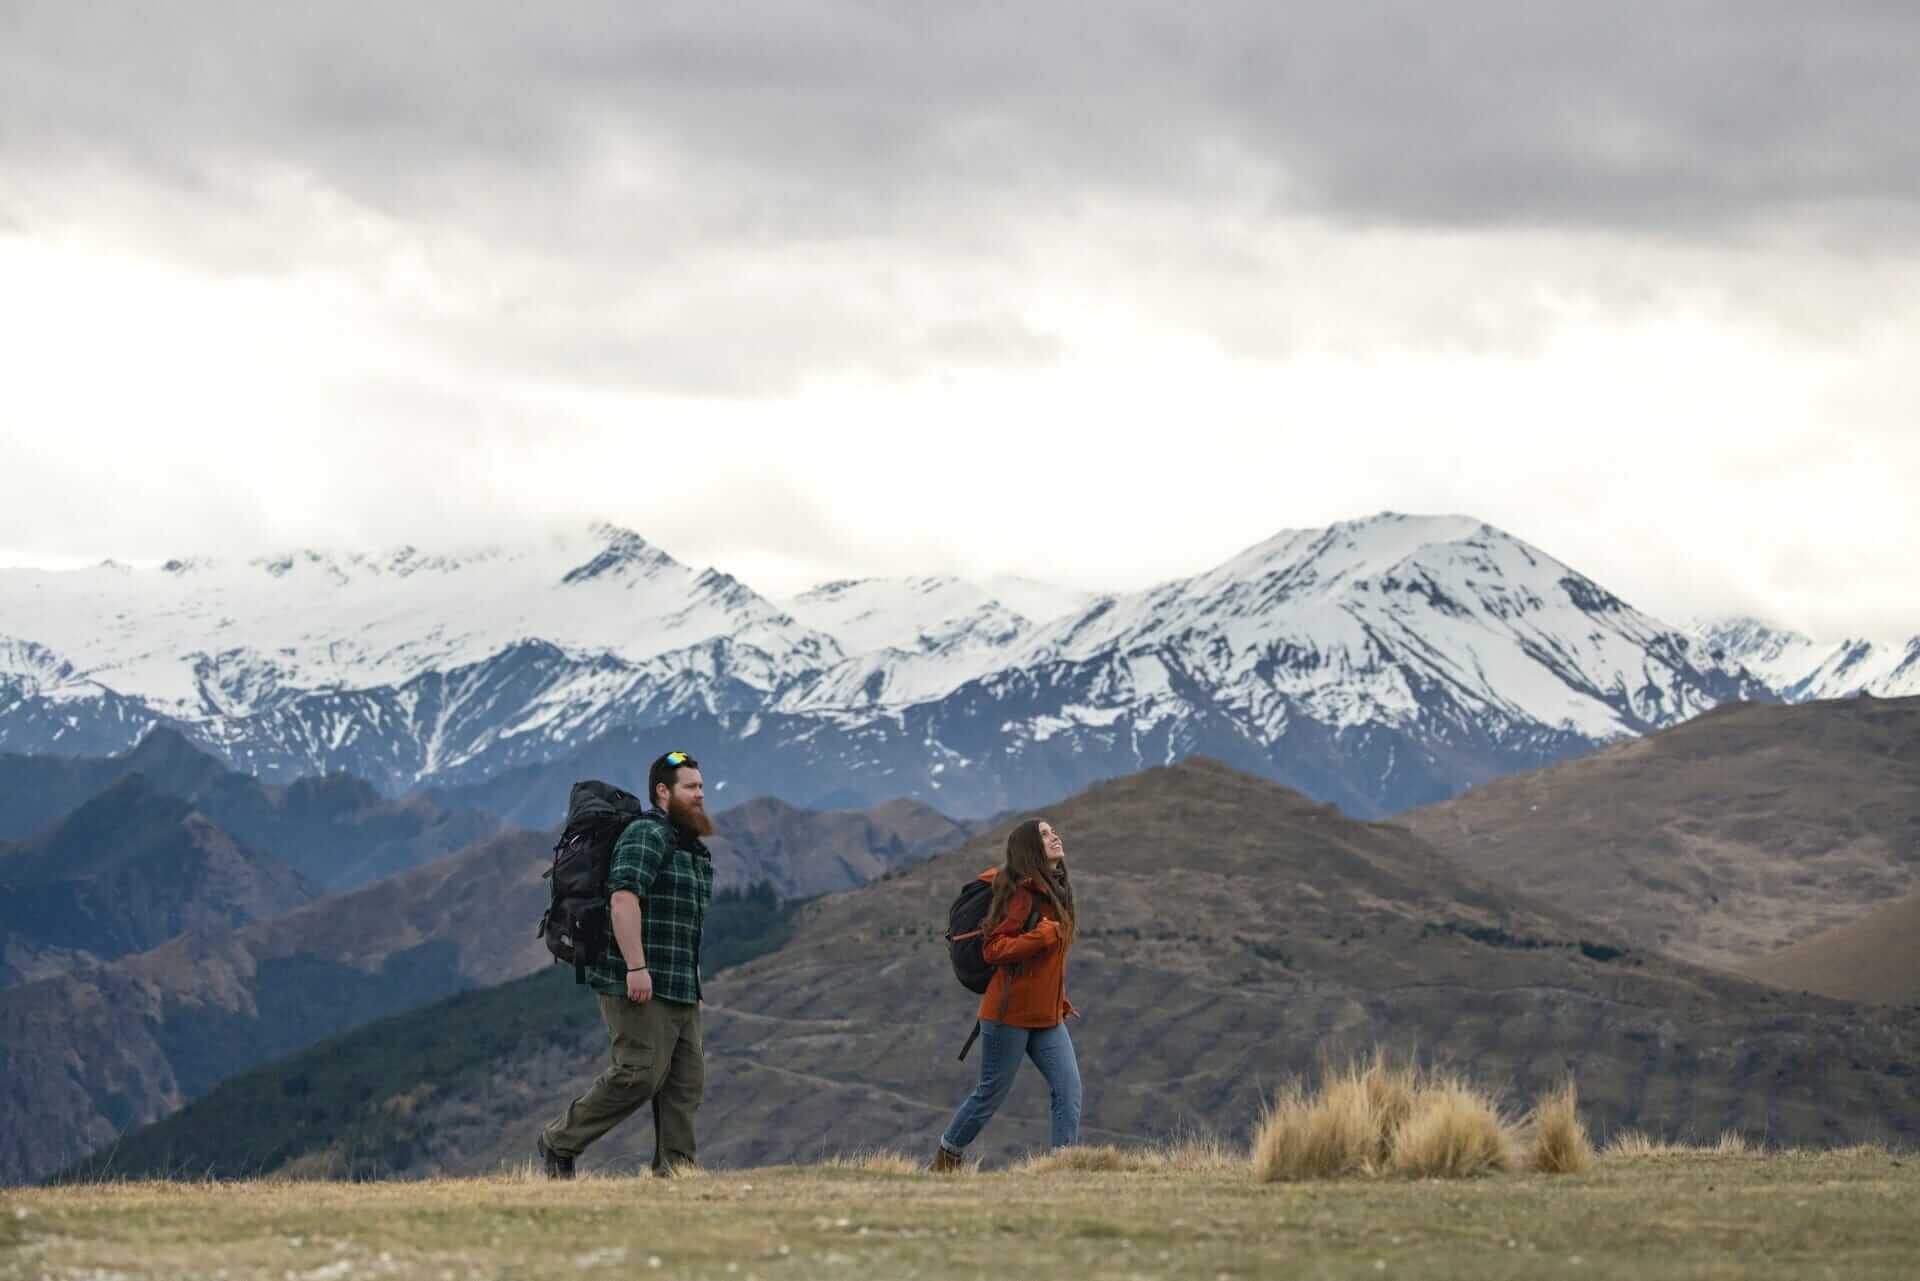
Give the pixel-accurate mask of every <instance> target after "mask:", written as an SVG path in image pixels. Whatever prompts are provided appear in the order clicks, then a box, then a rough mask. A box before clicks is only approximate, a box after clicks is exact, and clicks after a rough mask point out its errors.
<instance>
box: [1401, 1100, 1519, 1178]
mask: <svg viewBox="0 0 1920 1281" xmlns="http://www.w3.org/2000/svg"><path fill="white" fill-rule="evenodd" d="M1517 1147H1518V1144H1517V1142H1516V1141H1515V1138H1514V1131H1513V1124H1512V1122H1510V1121H1509V1120H1508V1119H1507V1118H1506V1117H1505V1116H1503V1115H1501V1113H1500V1109H1499V1107H1498V1106H1497V1105H1496V1104H1495V1103H1494V1101H1493V1099H1492V1098H1491V1097H1490V1096H1488V1095H1487V1094H1486V1093H1485V1092H1484V1091H1482V1090H1479V1089H1476V1088H1475V1087H1473V1086H1472V1085H1469V1084H1467V1082H1465V1081H1463V1080H1461V1079H1459V1078H1457V1077H1434V1078H1429V1079H1427V1080H1425V1081H1422V1082H1421V1085H1420V1089H1419V1091H1418V1092H1417V1093H1416V1094H1415V1095H1414V1098H1413V1110H1412V1112H1410V1113H1409V1114H1408V1116H1407V1119H1406V1121H1405V1123H1403V1124H1402V1125H1401V1126H1400V1128H1399V1130H1398V1131H1396V1132H1395V1134H1394V1136H1393V1140H1392V1152H1391V1155H1390V1156H1389V1157H1388V1160H1387V1170H1388V1172H1390V1173H1392V1174H1396V1175H1399V1176H1401V1177H1402V1178H1411V1179H1470V1178H1473V1177H1475V1176H1476V1175H1481V1174H1497V1173H1500V1172H1502V1171H1506V1170H1511V1169H1513V1168H1514V1166H1515V1165H1516V1164H1517V1162H1516V1160H1515V1152H1516V1150H1517Z"/></svg>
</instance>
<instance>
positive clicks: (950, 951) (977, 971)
mask: <svg viewBox="0 0 1920 1281" xmlns="http://www.w3.org/2000/svg"><path fill="white" fill-rule="evenodd" d="M991 906H993V883H992V882H990V881H983V880H981V879H979V878H978V877H975V878H974V879H973V880H970V881H968V882H967V883H966V885H965V886H963V887H962V888H961V890H960V895H959V897H957V898H955V899H954V900H953V906H952V907H950V908H948V909H947V955H948V958H949V959H950V960H952V962H953V977H955V978H957V979H959V980H960V986H961V987H964V988H965V989H967V991H969V992H981V993H984V992H985V991H986V990H987V986H988V984H990V983H992V982H993V970H994V967H993V966H991V965H988V964H987V958H986V957H985V956H984V955H983V954H982V953H981V950H980V949H981V947H982V945H984V944H985V942H986V931H985V930H982V929H981V928H980V927H981V926H982V925H983V924H985V923H986V919H987V909H988V908H989V907H991Z"/></svg>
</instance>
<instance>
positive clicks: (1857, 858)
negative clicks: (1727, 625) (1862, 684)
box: [1401, 698, 1920, 966]
mask: <svg viewBox="0 0 1920 1281" xmlns="http://www.w3.org/2000/svg"><path fill="white" fill-rule="evenodd" d="M1401 821H1403V822H1404V823H1405V824H1406V826H1407V827H1408V828H1409V829H1410V830H1412V831H1413V832H1415V833H1416V834H1418V835H1419V836H1421V837H1422V838H1424V839H1425V840H1427V841H1430V842H1431V843H1432V844H1433V845H1434V846H1435V848H1437V849H1439V850H1440V851H1442V852H1443V853H1445V854H1446V855H1448V856H1449V857H1450V858H1452V859H1454V860H1455V861H1457V862H1459V863H1460V864H1462V865H1463V866H1465V867H1468V868H1470V869H1472V870H1473V871H1475V872H1477V873H1479V874H1480V875H1482V876H1485V877H1487V878H1488V879H1489V880H1492V881H1494V882H1496V883H1498V884H1501V885H1504V886H1508V887H1510V888H1511V889H1513V890H1514V891H1515V892H1517V893H1522V894H1530V895H1534V896H1536V897H1538V898H1541V899H1543V900H1546V901H1549V902H1553V903H1557V904H1560V905H1562V906H1563V907H1565V908H1566V909H1567V910H1568V911H1571V912H1574V913H1577V914H1579V915H1582V916H1585V917H1587V918H1589V919H1592V920H1595V921H1598V922H1600V923H1602V924H1604V925H1606V926H1607V927H1608V928H1609V929H1611V930H1612V931H1614V932H1615V933H1617V934H1619V935H1620V936H1622V937H1624V938H1625V939H1627V940H1628V941H1629V942H1631V943H1633V944H1634V945H1635V946H1637V947H1642V948H1648V949H1654V950H1658V951H1662V952H1666V953H1668V954H1670V955H1673V956H1677V957H1681V958H1684V959H1687V960H1692V961H1697V962H1700V963H1702V964H1709V965H1717V966H1737V965H1741V964H1744V963H1746V962H1749V961H1753V960H1755V959H1757V958H1759V957H1761V956H1763V955H1765V954H1767V953H1768V952H1771V951H1773V950H1775V949H1777V948H1780V947H1782V946H1784V945H1786V944H1789V943H1792V942H1795V941H1797V940H1799V939H1803V938H1806V937H1808V936H1810V935H1813V934H1816V933H1818V932H1820V931H1821V930H1824V929H1828V928H1830V927H1834V926H1839V925H1845V924H1849V923H1851V922H1853V921H1855V920H1857V919H1858V918H1859V917H1861V916H1862V915H1863V914H1865V913H1866V912H1868V911H1870V910H1872V909H1873V908H1875V907H1878V906H1880V905H1882V904H1885V903H1889V902H1891V901H1893V900H1894V899H1897V898H1900V897H1902V896H1904V895H1906V894H1909V893H1911V892H1913V891H1914V890H1916V889H1920V698H1905V699H1874V698H1861V699H1853V700H1848V701H1844V702H1830V703H1808V704H1803V705H1799V706H1744V707H1727V708H1722V709H1720V710H1718V711H1715V712H1712V713H1710V714H1708V715H1705V716H1702V717H1699V718H1698V719H1696V720H1693V721H1690V722H1688V723H1687V724H1685V725H1681V726H1678V727H1676V728H1674V729H1670V730H1667V731H1665V732H1664V733H1660V734H1656V735H1652V736H1650V737H1647V738H1643V739H1638V740H1635V741H1632V742H1627V743H1621V744H1619V745H1617V746H1614V747H1610V748H1608V749H1606V750H1605V751H1602V752H1599V753H1597V754H1595V755H1593V756H1589V757H1586V758H1584V759H1581V760H1577V761H1569V762H1566V763H1564V764H1561V765H1556V766H1553V767H1551V768H1549V769H1543V770H1539V771H1535V772H1532V773H1527V774H1520V775H1515V776H1513V777H1510V778H1504V779H1499V780H1497V781H1495V782H1492V783H1488V784H1486V785H1485V786H1483V787H1476V788H1474V789H1473V790H1472V791H1471V792H1468V793H1467V794H1466V795H1464V796H1461V797H1459V798H1458V799H1456V800H1452V801H1448V802H1446V803H1445V804H1442V805H1436V806H1433V807H1430V808H1427V809H1422V810H1418V811H1416V812H1414V813H1411V814H1407V815H1404V816H1403V817H1402V820H1401Z"/></svg>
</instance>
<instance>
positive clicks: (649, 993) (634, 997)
mask: <svg viewBox="0 0 1920 1281" xmlns="http://www.w3.org/2000/svg"><path fill="white" fill-rule="evenodd" d="M627 999H628V1000H629V1001H632V1002H633V1003H634V1004H635V1005H645V1004H646V1003H647V1002H648V1001H651V1000H652V999H653V975H651V974H649V973H648V972H647V971H645V970H629V971H627Z"/></svg>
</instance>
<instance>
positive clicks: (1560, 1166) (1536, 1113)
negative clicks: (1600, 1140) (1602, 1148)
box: [1527, 1081, 1593, 1174]
mask: <svg viewBox="0 0 1920 1281" xmlns="http://www.w3.org/2000/svg"><path fill="white" fill-rule="evenodd" d="M1530 1129H1531V1131H1532V1138H1533V1142H1532V1145H1531V1148H1530V1150H1529V1152H1528V1153H1527V1164H1528V1166H1530V1167H1531V1168H1533V1169H1535V1170H1538V1171H1540V1172H1541V1173H1542V1174H1579V1173H1580V1172H1581V1171H1583V1170H1589V1169H1592V1168H1593V1139H1592V1138H1591V1137H1589V1136H1588V1134H1587V1127H1586V1126H1584V1125H1582V1124H1581V1123H1580V1092H1579V1090H1578V1089H1576V1088H1575V1086H1574V1084H1573V1082H1572V1081H1568V1082H1567V1083H1566V1084H1565V1085H1563V1086H1561V1087H1560V1088H1559V1089H1557V1090H1555V1091H1553V1092H1552V1093H1550V1094H1547V1095H1544V1096H1542V1097H1541V1098H1540V1099H1538V1100H1536V1101H1535V1103H1534V1105H1533V1118H1532V1125H1531V1127H1530Z"/></svg>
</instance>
